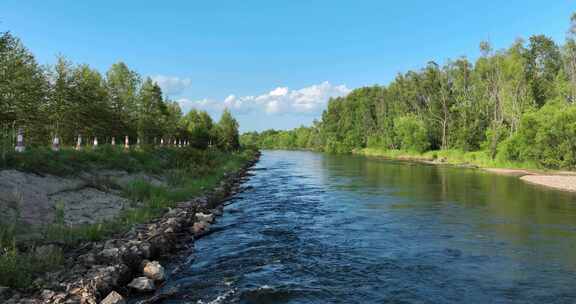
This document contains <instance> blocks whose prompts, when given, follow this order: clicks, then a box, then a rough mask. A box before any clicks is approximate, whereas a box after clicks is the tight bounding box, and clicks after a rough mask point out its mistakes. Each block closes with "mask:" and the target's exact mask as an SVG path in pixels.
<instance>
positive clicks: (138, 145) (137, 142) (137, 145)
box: [136, 137, 140, 149]
mask: <svg viewBox="0 0 576 304" xmlns="http://www.w3.org/2000/svg"><path fill="white" fill-rule="evenodd" d="M136 148H137V149H138V148H140V137H138V138H136Z"/></svg>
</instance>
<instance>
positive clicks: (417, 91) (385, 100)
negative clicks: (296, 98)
mask: <svg viewBox="0 0 576 304" xmlns="http://www.w3.org/2000/svg"><path fill="white" fill-rule="evenodd" d="M480 50H481V56H480V57H479V58H478V59H477V60H476V61H475V62H470V61H469V60H468V59H466V58H459V59H457V60H449V61H448V62H447V63H446V64H444V65H439V64H437V63H435V62H429V63H428V64H427V65H426V66H425V67H424V68H422V69H420V70H417V71H408V72H406V73H402V74H399V75H398V76H397V77H396V78H395V79H394V80H393V81H392V82H391V83H390V84H388V85H386V86H380V85H377V86H372V87H363V88H359V89H356V90H354V91H352V92H351V93H350V94H349V95H347V96H345V97H339V98H334V99H331V100H330V101H329V103H328V107H327V109H326V110H325V111H324V112H323V114H322V118H321V120H320V121H315V122H314V124H313V125H312V126H310V127H300V128H297V129H294V130H290V131H276V130H268V131H264V132H261V133H256V132H252V133H246V134H243V136H242V142H243V143H245V144H250V145H256V146H259V147H262V148H289V149H291V148H298V149H315V150H322V151H327V152H336V153H348V152H351V151H353V150H355V149H362V148H367V147H368V148H380V149H398V150H410V151H415V152H425V151H429V150H447V149H455V150H461V151H485V152H486V153H487V154H488V155H489V157H491V158H492V159H498V158H501V159H505V160H512V161H532V162H535V163H537V164H539V165H541V166H543V167H546V168H572V169H574V168H576V14H574V15H573V17H572V18H571V25H570V29H569V31H568V33H567V37H566V41H565V43H564V44H563V45H561V46H560V45H557V44H556V43H555V42H554V41H553V40H552V39H551V38H549V37H547V36H544V35H535V36H532V37H530V38H529V39H528V41H525V40H522V39H518V40H516V41H515V42H514V43H513V44H512V46H510V47H509V48H507V49H503V50H497V51H495V50H494V49H493V48H492V46H491V45H490V44H489V43H488V42H482V43H481V44H480Z"/></svg>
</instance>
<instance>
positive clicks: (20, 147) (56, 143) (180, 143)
mask: <svg viewBox="0 0 576 304" xmlns="http://www.w3.org/2000/svg"><path fill="white" fill-rule="evenodd" d="M154 143H156V139H154ZM170 143H172V145H173V146H174V147H185V146H189V145H190V142H189V141H188V140H182V139H174V140H173V141H170V140H168V145H170ZM110 144H111V145H112V146H116V137H112V140H111V142H110ZM160 145H161V146H164V145H165V143H164V138H160ZM92 147H93V148H97V147H98V137H94V140H93V141H92ZM136 147H140V138H136ZM75 149H76V150H78V151H79V150H82V135H78V137H77V140H76V146H75ZM124 149H125V150H128V149H130V138H129V137H128V136H125V137H124ZM25 150H26V146H25V145H24V131H23V130H22V129H18V135H17V136H16V147H15V151H16V152H24V151H25ZM52 151H60V138H59V137H58V135H56V136H54V139H53V140H52Z"/></svg>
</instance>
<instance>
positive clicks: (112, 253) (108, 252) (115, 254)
mask: <svg viewBox="0 0 576 304" xmlns="http://www.w3.org/2000/svg"><path fill="white" fill-rule="evenodd" d="M100 256H101V257H103V258H107V259H118V258H119V257H120V249H118V248H109V249H104V250H102V251H101V252H100Z"/></svg>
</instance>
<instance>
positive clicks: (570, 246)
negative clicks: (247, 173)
mask: <svg viewBox="0 0 576 304" xmlns="http://www.w3.org/2000/svg"><path fill="white" fill-rule="evenodd" d="M253 173H254V174H255V175H254V176H253V177H252V178H251V179H250V181H249V182H248V183H247V184H245V185H244V186H245V187H247V190H246V191H245V192H244V193H241V194H239V195H237V197H236V198H235V199H234V200H233V201H232V202H233V204H231V205H230V206H228V207H226V209H225V210H226V212H225V216H224V217H223V218H221V219H220V221H219V222H218V224H216V228H217V229H219V230H218V231H217V232H215V233H214V234H211V235H210V236H208V237H206V238H204V239H202V240H200V241H197V242H196V244H195V249H194V252H193V256H192V257H193V258H194V261H193V262H192V263H189V264H185V265H184V267H181V268H180V269H179V270H175V269H173V270H174V273H173V274H172V276H171V278H170V280H169V281H168V282H167V285H166V286H165V287H164V290H168V289H170V288H173V287H174V286H178V287H179V292H178V293H177V294H175V295H174V296H172V297H170V298H168V299H167V300H165V301H164V302H163V303H574V302H575V301H576V196H575V195H573V194H567V193H562V192H559V191H555V190H547V189H544V188H541V187H538V186H533V185H529V184H525V183H523V182H522V181H520V180H519V179H517V178H514V177H506V176H498V175H493V174H490V173H486V172H482V171H479V170H473V169H461V168H450V167H438V166H430V165H424V164H414V163H404V162H393V161H385V160H376V159H367V158H362V157H354V156H330V155H324V154H317V153H310V152H283V151H280V152H273V151H267V152H265V153H264V154H263V156H262V159H261V161H260V163H259V164H258V165H257V166H256V168H255V170H254V171H253ZM179 262H182V261H179ZM175 265H176V263H175ZM175 265H173V266H172V267H175Z"/></svg>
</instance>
